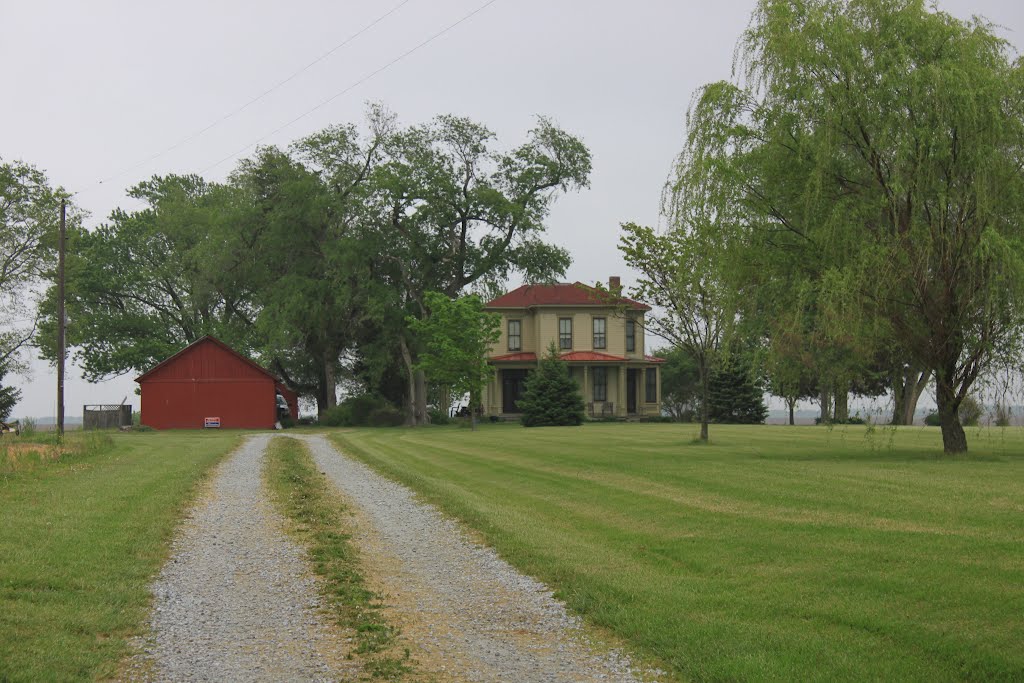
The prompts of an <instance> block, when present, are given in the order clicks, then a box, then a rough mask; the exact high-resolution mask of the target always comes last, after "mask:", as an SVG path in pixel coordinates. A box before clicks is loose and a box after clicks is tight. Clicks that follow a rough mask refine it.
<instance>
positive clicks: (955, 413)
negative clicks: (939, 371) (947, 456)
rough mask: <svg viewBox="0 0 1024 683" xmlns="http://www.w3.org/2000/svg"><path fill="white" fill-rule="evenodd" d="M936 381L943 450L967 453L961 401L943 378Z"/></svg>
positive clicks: (937, 378)
mask: <svg viewBox="0 0 1024 683" xmlns="http://www.w3.org/2000/svg"><path fill="white" fill-rule="evenodd" d="M950 374H952V373H950ZM935 380H936V381H935V399H936V403H938V405H939V419H940V420H941V423H940V424H941V425H942V450H944V451H945V452H946V453H966V452H967V435H966V434H965V433H964V428H963V426H962V425H961V424H960V399H958V398H957V396H956V391H955V389H954V387H952V386H950V385H949V384H948V383H947V382H945V381H944V380H943V378H942V377H938V376H937V377H936V378H935Z"/></svg>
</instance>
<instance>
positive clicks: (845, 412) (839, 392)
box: [835, 384, 850, 424]
mask: <svg viewBox="0 0 1024 683" xmlns="http://www.w3.org/2000/svg"><path fill="white" fill-rule="evenodd" d="M835 399H836V400H835V406H836V409H835V420H836V422H838V423H839V424H846V421H847V420H848V419H850V403H849V401H850V392H849V391H848V387H846V386H845V385H842V384H837V385H836V397H835Z"/></svg>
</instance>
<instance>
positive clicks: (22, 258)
mask: <svg viewBox="0 0 1024 683" xmlns="http://www.w3.org/2000/svg"><path fill="white" fill-rule="evenodd" d="M66 196H67V195H66V194H65V193H64V192H63V191H62V190H60V189H59V188H58V189H54V188H51V187H50V183H49V181H48V180H47V178H46V174H44V173H43V172H42V171H40V170H39V169H37V168H35V167H34V166H31V165H30V164H26V163H24V162H20V161H13V162H4V161H3V160H2V159H0V374H2V372H17V371H19V370H22V369H24V365H23V361H22V357H21V353H20V352H21V350H22V349H23V348H24V347H25V345H27V344H29V343H30V341H31V340H32V337H33V335H34V334H35V331H36V323H37V312H36V305H35V304H36V299H37V295H38V288H39V286H40V285H41V284H42V283H43V281H44V278H45V277H46V275H47V273H48V271H49V270H51V269H52V268H53V265H54V263H55V262H56V254H57V252H56V247H57V228H58V225H59V221H60V204H61V199H62V198H66ZM69 213H70V222H71V225H72V226H74V225H75V224H76V223H77V221H78V219H79V214H78V212H76V211H75V210H74V208H73V207H72V208H71V209H70V212H69ZM7 395H8V396H13V395H14V392H13V390H10V391H9V393H8V394H7Z"/></svg>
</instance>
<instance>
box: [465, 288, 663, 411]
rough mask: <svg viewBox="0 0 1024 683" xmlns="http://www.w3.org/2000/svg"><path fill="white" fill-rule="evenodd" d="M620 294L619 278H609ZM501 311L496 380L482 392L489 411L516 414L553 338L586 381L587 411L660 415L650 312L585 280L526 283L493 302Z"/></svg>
mask: <svg viewBox="0 0 1024 683" xmlns="http://www.w3.org/2000/svg"><path fill="white" fill-rule="evenodd" d="M609 289H610V290H611V291H612V292H619V291H620V290H621V287H620V285H619V278H617V277H613V278H611V279H610V280H609ZM486 308H487V310H488V311H491V312H493V313H500V314H501V317H502V320H501V339H500V340H499V341H498V345H497V347H495V348H493V349H492V350H491V354H490V356H489V361H490V363H491V364H492V365H493V366H494V379H493V380H492V381H491V383H490V384H489V385H488V386H487V389H486V391H485V392H484V396H483V406H484V411H485V412H486V413H487V414H488V415H500V416H503V417H514V416H516V415H517V414H518V413H519V412H520V410H519V408H518V406H517V401H518V400H519V398H520V396H522V392H523V384H524V382H525V380H526V377H527V375H528V374H529V373H530V370H531V369H533V368H536V367H537V362H538V359H539V358H540V357H541V356H543V355H544V354H545V353H546V352H547V350H548V346H549V345H550V344H551V342H554V343H555V346H556V347H557V348H558V350H559V352H560V353H561V356H562V360H564V361H566V362H567V363H568V364H569V369H570V372H571V373H572V376H573V378H574V379H575V380H576V382H577V383H578V384H579V386H580V391H581V392H582V394H583V400H584V402H585V403H586V406H587V414H588V415H590V416H592V417H622V418H626V417H631V416H637V417H639V416H643V415H659V414H660V413H661V369H660V368H659V366H658V363H660V362H661V360H660V359H656V358H652V357H651V356H646V355H644V325H643V322H644V314H645V313H646V312H647V311H649V310H651V308H650V306H646V305H644V304H642V303H639V302H637V301H633V300H631V299H626V298H624V297H619V298H618V299H616V300H615V301H613V302H609V301H608V297H607V295H606V294H605V295H603V296H602V294H601V293H600V292H598V291H597V290H596V289H594V288H593V287H588V286H587V285H584V284H581V283H579V282H577V283H574V284H555V285H523V286H522V287H520V288H519V289H515V290H513V291H511V292H509V293H508V294H505V295H504V296H500V297H498V298H497V299H495V300H494V301H491V302H490V303H488V304H487V307H486Z"/></svg>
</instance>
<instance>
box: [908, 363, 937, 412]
mask: <svg viewBox="0 0 1024 683" xmlns="http://www.w3.org/2000/svg"><path fill="white" fill-rule="evenodd" d="M931 378H932V372H931V370H921V371H920V372H918V371H917V370H912V371H911V373H910V385H909V386H910V393H909V394H907V395H906V405H905V406H904V409H905V411H906V412H904V414H903V420H904V422H903V424H908V425H912V424H914V413H916V412H917V401H918V399H920V398H921V394H923V393H924V390H925V387H927V386H928V381H929V380H930V379H931Z"/></svg>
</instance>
